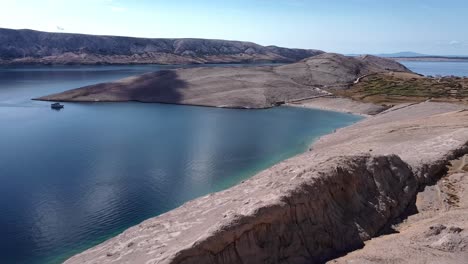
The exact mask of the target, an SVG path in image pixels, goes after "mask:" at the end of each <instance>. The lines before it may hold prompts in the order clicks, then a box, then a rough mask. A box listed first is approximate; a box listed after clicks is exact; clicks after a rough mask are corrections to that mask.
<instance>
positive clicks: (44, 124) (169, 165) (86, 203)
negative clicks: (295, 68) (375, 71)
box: [0, 65, 360, 263]
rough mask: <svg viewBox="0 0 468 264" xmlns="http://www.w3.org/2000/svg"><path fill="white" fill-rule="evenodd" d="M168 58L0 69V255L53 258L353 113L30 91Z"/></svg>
mask: <svg viewBox="0 0 468 264" xmlns="http://www.w3.org/2000/svg"><path fill="white" fill-rule="evenodd" d="M168 67H169V68H170V66H165V67H161V66H155V65H148V66H91V67H28V68H3V69H0V127H1V129H0V149H1V151H0V263H58V262H61V261H63V260H64V259H65V258H67V257H69V256H71V255H73V254H75V253H77V252H79V251H82V250H84V249H86V248H89V247H91V246H93V245H95V244H97V243H99V242H102V241H103V240H105V239H107V238H109V237H111V236H113V235H115V234H117V233H119V232H121V231H122V230H124V229H126V228H128V227H130V226H132V225H135V224H138V223H139V222H141V221H142V220H145V219H147V218H149V217H152V216H156V215H158V214H161V213H163V212H166V211H168V210H170V209H173V208H175V207H177V206H179V205H181V204H182V203H184V202H185V201H187V200H190V199H193V198H195V197H198V196H201V195H204V194H207V193H210V192H214V191H219V190H222V189H225V188H227V187H229V186H232V185H233V184H236V183H238V182H239V181H241V180H242V179H245V178H247V177H250V176H252V175H253V174H255V173H256V172H258V171H260V170H262V169H265V168H267V167H269V166H271V165H272V164H274V163H276V162H278V161H281V160H283V159H286V158H288V157H291V156H293V155H295V154H298V153H300V152H303V151H305V150H306V149H307V148H308V145H309V144H310V143H311V142H312V141H313V140H314V139H316V138H317V137H318V136H321V135H324V134H327V133H330V132H331V131H333V130H334V129H336V128H339V127H343V126H346V125H349V124H351V123H353V122H356V121H357V120H359V119H360V117H357V116H353V115H348V114H341V113H335V112H327V111H318V110H310V109H302V108H291V107H279V108H273V109H267V110H232V109H216V108H205V107H192V106H176V105H162V104H142V103H99V104H93V103H87V104H84V103H66V104H65V108H64V109H63V110H61V111H54V110H51V109H50V106H49V104H48V103H45V102H37V101H31V100H30V98H32V97H36V96H40V95H45V94H49V93H53V92H59V91H63V90H67V89H70V88H75V87H79V86H83V85H87V84H92V83H97V82H103V81H109V80H114V79H118V78H122V77H126V76H129V75H132V74H137V73H143V72H147V71H152V70H157V69H160V68H168Z"/></svg>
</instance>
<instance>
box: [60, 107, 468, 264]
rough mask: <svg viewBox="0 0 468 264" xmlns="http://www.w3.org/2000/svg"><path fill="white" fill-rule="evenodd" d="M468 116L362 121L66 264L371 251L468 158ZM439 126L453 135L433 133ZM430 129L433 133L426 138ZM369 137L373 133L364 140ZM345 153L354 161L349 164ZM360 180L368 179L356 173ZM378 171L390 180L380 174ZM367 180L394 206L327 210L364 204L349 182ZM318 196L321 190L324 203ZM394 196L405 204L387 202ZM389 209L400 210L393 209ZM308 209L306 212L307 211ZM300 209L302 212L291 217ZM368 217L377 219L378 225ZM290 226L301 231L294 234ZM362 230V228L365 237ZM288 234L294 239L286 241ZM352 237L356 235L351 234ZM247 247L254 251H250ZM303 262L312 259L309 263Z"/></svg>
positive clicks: (439, 110)
mask: <svg viewBox="0 0 468 264" xmlns="http://www.w3.org/2000/svg"><path fill="white" fill-rule="evenodd" d="M463 109H464V108H463V107H461V106H458V105H452V104H439V103H430V102H426V103H419V104H413V105H407V106H403V107H397V108H395V109H394V110H389V111H385V112H382V113H381V114H377V115H376V116H375V117H374V118H366V119H363V120H361V121H360V122H358V123H356V124H354V125H351V126H349V127H346V128H342V129H340V130H338V131H337V132H335V133H332V134H329V135H326V136H323V137H322V138H320V139H319V140H318V141H317V142H315V143H314V144H313V149H312V151H309V152H306V153H304V154H300V155H297V156H295V157H292V158H290V159H288V160H286V161H283V162H280V163H279V164H277V165H274V166H273V167H271V168H269V169H266V170H264V171H262V172H260V173H259V174H257V175H255V176H253V177H252V178H250V179H248V180H245V181H243V182H242V183H240V184H238V185H236V186H234V187H231V188H229V189H227V190H225V191H221V192H218V193H213V194H210V195H207V196H204V197H201V198H198V199H195V200H192V201H190V202H187V203H186V204H184V205H182V206H181V207H179V208H177V209H174V210H172V211H169V212H168V213H165V214H163V215H160V216H158V217H155V218H152V219H148V220H146V221H144V222H143V223H141V224H140V225H138V226H135V227H132V228H130V229H128V230H126V231H125V232H123V233H122V234H120V235H119V236H117V237H114V238H112V239H110V240H108V241H106V242H104V243H103V244H100V245H98V246H96V247H94V248H91V249H89V250H87V251H85V252H83V253H81V254H78V255H76V256H74V257H72V258H71V259H69V260H68V261H67V262H66V263H95V262H100V263H116V262H125V261H128V260H130V259H131V260H132V261H133V262H137V263H142V262H147V261H153V262H158V263H212V262H213V263H214V262H216V261H221V262H219V263H236V261H239V260H242V259H243V260H246V261H247V260H248V262H249V261H253V260H254V259H257V260H259V258H265V257H267V256H270V257H271V258H276V257H278V258H281V257H285V256H284V255H283V256H279V255H277V253H275V252H274V251H271V250H272V249H271V248H269V247H265V246H260V245H261V244H262V243H267V244H270V243H273V244H272V245H278V244H277V243H279V241H277V238H278V237H281V236H283V235H286V234H289V235H290V236H292V237H290V238H289V239H290V242H289V243H288V245H290V246H286V245H283V246H281V243H280V244H279V245H280V246H281V247H282V252H283V253H282V254H286V255H287V256H288V257H290V258H293V257H294V256H297V258H296V259H295V260H294V261H292V262H294V263H304V262H305V261H306V260H308V261H310V260H319V259H321V258H323V257H325V258H326V259H331V258H332V257H333V256H335V255H336V254H339V253H340V252H347V251H350V250H351V249H356V248H358V247H362V246H363V242H364V241H366V240H368V239H370V238H371V237H373V236H375V235H377V234H379V230H381V229H382V228H384V227H385V226H386V225H388V224H389V223H390V222H391V221H393V220H395V219H396V218H398V217H400V215H401V214H402V213H403V212H404V211H405V210H406V208H407V207H408V206H409V205H411V203H412V200H413V199H414V197H415V196H416V194H417V189H418V188H420V187H422V186H425V185H426V184H427V183H428V182H430V181H433V180H436V179H437V178H438V177H439V173H440V171H441V170H443V168H444V166H445V164H447V162H448V160H450V159H453V158H456V157H458V156H460V155H463V154H465V153H467V152H468V147H467V142H468V133H467V127H466V126H463V125H462V126H461V127H460V125H459V124H460V123H461V124H464V122H462V121H460V120H464V119H467V120H468V114H467V113H466V112H465V111H463ZM440 123H444V124H445V126H443V127H441V126H434V125H433V124H440ZM431 127H432V128H431ZM409 128H412V130H413V132H412V133H416V135H419V136H414V137H408V135H407V134H406V132H405V131H406V130H407V129H409ZM415 128H416V130H415ZM431 130H432V132H431V133H428V132H427V131H431ZM362 131H366V132H367V133H364V134H363V133H362ZM447 140H448V141H447ZM428 150H430V151H428ZM344 153H346V156H343V154H344ZM422 153H423V154H422ZM421 154H422V156H421ZM386 164H387V165H386ZM375 166H377V167H375ZM358 171H360V173H358V174H355V173H356V172H358ZM379 171H385V173H384V174H382V175H380V174H379V173H380V172H379ZM343 173H344V174H343ZM362 173H363V175H369V176H370V177H371V178H373V180H375V181H377V182H380V184H383V185H382V186H386V187H385V188H390V189H383V190H380V191H379V192H377V193H376V192H375V191H376V190H373V191H371V190H368V191H365V192H362V190H360V191H359V192H358V193H362V194H363V195H365V196H366V197H367V198H366V200H367V199H370V200H372V199H379V200H380V199H383V198H384V196H382V197H380V196H378V194H379V193H380V192H382V191H383V192H384V193H387V194H386V195H387V198H385V199H384V200H381V202H382V203H383V204H380V205H379V206H377V207H375V208H373V209H372V208H367V207H365V205H360V204H359V203H357V204H355V205H354V206H357V207H356V208H355V209H356V210H358V208H360V207H361V206H364V208H366V209H365V211H366V212H367V213H366V215H365V216H364V215H360V214H356V213H353V212H360V211H361V210H364V208H361V209H359V210H358V211H354V209H353V207H351V209H350V210H351V211H342V210H348V209H346V206H345V207H331V208H328V209H325V208H324V207H323V206H325V205H326V204H328V203H329V202H330V201H334V202H333V203H343V202H345V203H349V202H350V201H353V199H356V195H357V193H356V192H357V191H358V190H356V189H354V188H351V189H350V188H349V187H350V186H349V183H346V182H347V180H346V179H347V177H348V176H349V175H354V176H353V178H352V180H351V181H352V182H354V183H355V184H357V183H358V182H360V184H358V185H362V184H364V185H362V186H368V187H366V188H371V189H372V188H374V187H371V186H370V185H367V183H366V182H367V180H366V178H360V177H359V176H356V175H361V174H362ZM389 173H390V174H392V175H394V176H393V177H397V178H400V179H401V180H400V184H397V185H396V187H398V188H400V187H401V189H398V188H397V189H394V188H396V187H395V186H393V184H390V185H389V183H388V182H387V183H385V181H388V180H390V178H388V177H386V176H384V175H387V174H389ZM344 175H348V176H346V177H343V176H344ZM379 175H380V176H379ZM330 181H331V182H334V183H333V184H331V182H330ZM343 181H344V182H343ZM343 184H345V185H343ZM401 184H403V185H401ZM307 186H309V187H307ZM335 187H336V188H343V187H344V188H345V189H342V190H344V191H345V194H346V195H345V196H342V195H338V194H339V191H337V190H334V191H331V189H333V188H335ZM310 188H312V189H310ZM317 188H318V189H317ZM310 190H321V191H320V192H321V193H324V196H318V195H317V193H316V191H312V192H310ZM327 190H329V191H327ZM327 193H331V194H333V193H335V194H337V195H338V196H337V197H334V196H333V195H332V196H329V194H327ZM390 193H395V194H396V196H393V195H392V196H390V197H388V195H389V194H390ZM373 195H377V196H375V197H374V196H373ZM382 195H383V193H382ZM311 197H315V198H314V199H311ZM346 197H348V198H346ZM388 198H390V200H388ZM304 199H305V200H304ZM342 199H344V200H342ZM300 201H303V202H300ZM388 202H390V203H391V204H394V205H392V206H391V207H388V206H389V204H386V203H388ZM302 203H305V204H307V207H306V208H302V205H300V204H302ZM382 206H383V207H382ZM395 206H396V207H395ZM309 207H312V208H315V209H314V210H312V211H310V210H309V209H307V208H309ZM291 208H296V209H294V210H293V211H291V210H292V209H291ZM301 208H302V209H301ZM389 208H393V209H389ZM317 210H319V211H322V210H325V211H324V212H325V215H327V214H331V215H330V216H332V215H336V214H343V213H346V214H349V219H347V220H346V222H341V220H340V221H338V222H335V221H336V220H337V219H335V220H333V221H332V222H329V221H330V220H331V219H328V220H327V218H322V217H320V216H318V215H315V213H314V212H315V211H317ZM330 210H331V211H330ZM389 210H390V211H389ZM294 212H295V213H294ZM291 213H293V214H292V215H291ZM314 215H315V216H314ZM311 217H312V218H311ZM361 217H365V218H369V219H372V220H371V221H370V222H369V221H366V220H365V219H362V218H361ZM332 218H333V217H332ZM300 219H313V221H319V224H318V226H317V227H316V228H312V227H310V226H307V225H308V224H307V223H308V222H302V221H299V220H300ZM342 220H343V219H342ZM290 221H293V222H296V223H297V224H295V225H291V223H290ZM298 221H299V222H298ZM299 223H300V224H299ZM356 224H358V226H361V229H358V230H356V229H355V228H356ZM351 226H354V227H353V228H351ZM297 228H299V229H297ZM317 228H319V229H317ZM322 228H325V229H331V230H335V231H336V232H337V233H336V234H340V237H339V238H338V237H335V236H333V235H332V234H328V235H326V236H325V237H324V234H321V233H320V232H319V231H320V230H322ZM343 228H344V229H343ZM350 228H351V229H350ZM267 230H269V231H267ZM281 230H283V231H281ZM285 230H289V231H288V232H286V233H283V232H284V231H285ZM301 230H302V231H301ZM339 230H343V231H341V232H340V231H339ZM344 230H348V231H344ZM349 230H355V231H356V233H353V232H351V233H349ZM335 231H334V232H335ZM304 232H305V233H304ZM310 232H311V233H310ZM317 232H319V233H317ZM334 232H333V233H334ZM320 234H321V235H320ZM262 237H263V238H262ZM301 237H302V238H301ZM259 239H260V240H259ZM304 239H305V240H304ZM321 239H327V241H329V242H327V243H325V241H320V240H321ZM328 239H329V240H328ZM337 239H338V240H337ZM262 241H263V242H262ZM275 241H276V242H275ZM300 241H302V242H300ZM339 241H341V242H339ZM246 243H249V244H250V245H251V246H252V245H253V246H252V247H251V248H245V245H246ZM259 243H260V244H259ZM316 243H319V244H323V243H325V244H324V245H330V246H329V247H326V248H322V249H315V250H314V249H313V248H314V247H313V246H312V245H315V244H316ZM329 243H331V244H329ZM291 245H295V246H291ZM276 247H277V246H275V248H276ZM324 250H325V251H324ZM208 252H211V253H210V254H208ZM301 252H302V253H301ZM298 256H308V257H306V258H305V259H301V258H299V257H298ZM322 260H324V259H322ZM254 262H255V261H254Z"/></svg>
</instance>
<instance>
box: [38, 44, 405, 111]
mask: <svg viewBox="0 0 468 264" xmlns="http://www.w3.org/2000/svg"><path fill="white" fill-rule="evenodd" d="M389 71H405V72H409V70H408V69H406V68H405V67H404V66H403V65H401V64H399V63H397V62H395V61H392V60H388V59H382V58H375V57H373V56H364V57H347V56H343V55H339V54H334V53H324V54H320V55H317V56H313V57H310V58H307V59H304V60H301V61H300V62H297V63H292V64H288V65H282V66H276V67H272V66H269V67H266V66H263V67H248V68H247V67H243V68H242V67H232V68H224V67H222V68H221V67H214V68H192V69H177V70H168V71H159V72H154V73H148V74H143V75H139V76H134V77H129V78H126V79H122V80H118V81H115V82H109V83H101V84H96V85H91V86H87V87H83V88H79V89H74V90H69V91H66V92H63V93H59V94H54V95H48V96H44V97H41V98H39V100H50V101H83V102H96V101H140V102H159V103H176V104H191V105H203V106H216V107H238V108H265V107H271V106H273V105H276V104H280V103H284V102H291V101H295V100H301V99H305V98H311V97H317V96H324V95H327V94H328V92H326V91H324V90H323V89H332V88H333V89H345V88H347V87H349V86H351V85H352V84H353V82H354V81H355V80H356V79H357V78H359V77H361V76H364V75H367V74H369V73H377V72H389Z"/></svg>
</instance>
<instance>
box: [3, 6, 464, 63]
mask: <svg viewBox="0 0 468 264" xmlns="http://www.w3.org/2000/svg"><path fill="white" fill-rule="evenodd" d="M175 2H177V3H175ZM330 2H331V3H330ZM0 4H2V7H3V10H5V12H3V14H2V16H1V17H0V27H3V28H12V29H32V30H40V31H48V32H63V33H81V34H94V35H115V36H129V37H144V38H203V39H226V40H239V41H250V42H255V43H258V44H261V45H275V46H281V47H288V48H307V49H320V50H324V51H328V52H338V53H343V54H362V53H367V54H381V53H396V52H402V51H412V52H417V53H422V54H429V55H468V29H467V28H466V27H461V26H460V25H463V24H464V23H463V22H464V21H466V20H468V19H467V18H466V16H465V15H464V14H466V13H468V3H466V2H464V1H461V0H448V1H444V2H443V3H441V2H440V1H435V0H429V1H424V2H421V1H415V0H410V1H402V0H394V1H386V2H385V3H382V2H376V1H371V0H348V1H344V0H335V1H329V2H328V3H324V2H322V1H314V0H313V1H306V0H281V1H266V0H251V1H247V0H240V1H235V2H227V3H222V4H220V3H219V2H217V1H213V0H201V1H197V4H196V5H194V4H193V2H190V1H188V0H179V1H174V2H171V3H168V2H164V1H147V0H144V1H138V2H137V1H128V0H120V1H119V0H83V1H59V0H44V1H32V0H16V1H11V0H10V1H6V0H0ZM466 22H468V21H466ZM434 32H437V34H434Z"/></svg>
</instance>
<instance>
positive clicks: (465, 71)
mask: <svg viewBox="0 0 468 264" xmlns="http://www.w3.org/2000/svg"><path fill="white" fill-rule="evenodd" d="M399 62H400V63H401V64H403V65H405V66H406V67H407V68H408V69H410V70H412V71H414V72H416V73H419V74H423V75H426V76H428V75H432V76H436V75H441V76H447V75H455V76H460V77H463V76H467V77H468V61H399Z"/></svg>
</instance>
